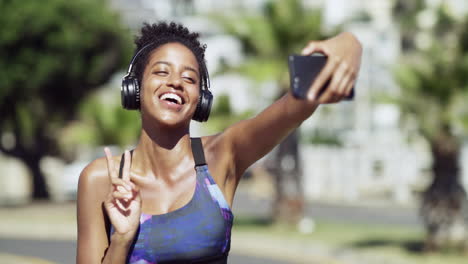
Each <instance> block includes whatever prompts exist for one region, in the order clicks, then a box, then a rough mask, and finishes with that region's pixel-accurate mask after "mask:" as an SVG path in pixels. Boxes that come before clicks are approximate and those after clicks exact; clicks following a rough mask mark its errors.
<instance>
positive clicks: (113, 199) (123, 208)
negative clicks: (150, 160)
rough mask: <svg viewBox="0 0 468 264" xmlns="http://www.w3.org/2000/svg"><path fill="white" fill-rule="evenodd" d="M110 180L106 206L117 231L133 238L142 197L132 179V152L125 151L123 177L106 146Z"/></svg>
mask: <svg viewBox="0 0 468 264" xmlns="http://www.w3.org/2000/svg"><path fill="white" fill-rule="evenodd" d="M104 152H105V153H106V159H107V169H108V173H109V180H110V190H109V193H108V195H107V198H106V201H105V202H104V206H105V208H106V211H107V214H108V216H109V219H110V221H111V223H112V226H113V227H114V229H115V232H116V233H117V234H118V235H121V236H123V237H124V238H125V239H128V240H131V239H133V237H134V235H135V233H136V231H137V229H138V225H139V220H140V213H141V197H140V192H139V189H138V187H137V186H136V185H135V184H134V183H133V182H131V181H130V164H131V159H130V152H129V151H125V154H124V157H123V158H124V166H123V168H122V172H121V173H122V178H119V171H118V167H116V166H115V163H114V160H113V158H112V154H111V152H110V150H109V148H104Z"/></svg>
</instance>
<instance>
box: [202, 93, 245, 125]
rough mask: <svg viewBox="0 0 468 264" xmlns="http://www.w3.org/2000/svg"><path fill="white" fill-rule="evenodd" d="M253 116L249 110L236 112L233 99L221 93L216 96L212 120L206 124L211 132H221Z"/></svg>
mask: <svg viewBox="0 0 468 264" xmlns="http://www.w3.org/2000/svg"><path fill="white" fill-rule="evenodd" d="M251 116H252V111H250V110H248V111H245V112H243V113H239V114H236V113H234V112H233V111H232V108H231V101H230V99H229V96H228V95H225V94H223V95H219V96H217V97H216V100H215V105H214V106H213V109H212V110H211V114H210V122H208V123H207V124H206V128H207V130H208V132H209V133H219V131H223V130H225V129H226V128H227V127H228V126H230V125H231V124H234V123H236V122H239V121H241V120H244V119H247V118H249V117H251Z"/></svg>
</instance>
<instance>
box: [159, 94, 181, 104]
mask: <svg viewBox="0 0 468 264" xmlns="http://www.w3.org/2000/svg"><path fill="white" fill-rule="evenodd" d="M165 99H173V100H176V101H177V103H178V104H182V98H180V96H178V95H177V94H174V93H165V94H163V95H162V96H161V100H165Z"/></svg>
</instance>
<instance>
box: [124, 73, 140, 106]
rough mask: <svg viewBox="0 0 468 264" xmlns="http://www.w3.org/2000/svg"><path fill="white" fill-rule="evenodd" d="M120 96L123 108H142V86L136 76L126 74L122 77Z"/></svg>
mask: <svg viewBox="0 0 468 264" xmlns="http://www.w3.org/2000/svg"><path fill="white" fill-rule="evenodd" d="M120 96H121V103H122V106H123V108H125V109H128V110H137V109H139V108H140V86H139V84H138V80H137V79H136V78H135V77H133V76H125V77H124V78H123V79H122V87H121V90H120Z"/></svg>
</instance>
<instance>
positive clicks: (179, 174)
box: [77, 23, 362, 264]
mask: <svg viewBox="0 0 468 264" xmlns="http://www.w3.org/2000/svg"><path fill="white" fill-rule="evenodd" d="M136 45H137V54H136V55H135V56H134V59H133V60H132V63H131V66H130V68H131V69H129V74H128V76H126V77H125V78H124V81H123V87H122V89H123V90H122V95H123V98H122V103H123V104H124V107H126V108H132V109H139V111H140V112H141V120H142V130H141V135H140V139H139V141H138V144H137V146H136V148H135V149H134V150H133V151H132V153H130V152H129V151H125V153H124V155H122V156H120V155H119V156H112V154H111V153H110V151H109V150H108V149H107V148H106V149H105V154H106V157H103V158H100V159H97V160H95V161H93V162H91V163H90V164H89V165H88V166H87V167H86V168H85V169H84V170H83V172H82V173H81V176H80V181H79V186H78V249H77V263H83V264H84V263H99V262H102V263H226V262H227V255H228V252H229V246H230V232H231V227H232V220H233V215H232V212H231V210H230V208H231V205H232V201H233V199H234V194H235V191H236V187H237V185H238V183H239V180H240V178H241V176H242V174H243V172H244V171H245V170H246V169H247V168H248V167H249V166H250V165H251V164H253V163H254V162H255V161H257V160H258V159H260V158H261V157H263V156H264V155H265V154H267V153H268V152H269V151H270V150H271V149H273V147H275V146H276V145H277V144H278V143H280V142H281V140H282V139H283V138H285V137H286V136H287V135H288V134H289V133H290V132H291V131H292V130H293V129H295V128H296V127H298V126H299V125H300V124H301V123H302V122H303V121H304V120H305V119H307V118H308V117H309V116H310V115H311V114H312V113H313V112H314V110H315V109H316V108H317V106H318V105H319V104H326V103H335V102H339V101H340V100H342V99H343V98H344V97H346V96H347V95H348V94H349V93H350V92H351V89H352V87H353V85H354V82H355V80H356V75H357V72H358V71H359V67H360V59H361V53H362V48H361V45H360V43H359V41H358V40H357V39H356V38H355V37H354V36H353V35H352V34H350V33H341V34H339V35H337V36H335V37H333V38H330V39H328V40H325V41H311V42H309V43H308V44H307V45H306V46H305V47H304V49H303V50H302V54H303V55H309V54H312V53H314V52H321V53H324V54H325V55H327V56H328V61H327V64H326V66H325V67H324V69H323V70H322V72H321V73H320V75H319V76H318V78H317V79H316V81H315V82H314V83H313V84H312V87H311V89H310V91H309V93H308V98H307V99H306V100H298V99H295V98H294V97H293V96H292V95H291V94H289V93H288V94H286V95H285V96H283V97H282V98H281V99H279V100H277V101H276V102H274V103H273V104H272V105H271V106H269V107H268V108H266V109H265V110H264V111H263V112H261V113H260V114H258V115H257V116H255V117H253V118H251V119H248V120H244V121H241V122H239V123H236V124H234V125H232V126H231V127H229V128H228V129H226V130H225V131H223V132H222V133H219V134H216V135H211V136H205V137H202V138H201V139H200V138H195V139H191V138H190V131H189V124H190V122H191V120H192V119H195V120H198V121H205V120H206V119H207V118H208V114H209V107H210V100H211V98H210V94H209V92H208V90H207V84H208V82H209V80H208V72H207V70H206V66H205V58H204V52H205V46H203V45H201V44H200V42H199V41H198V34H196V33H190V32H189V31H188V29H187V28H185V27H183V26H182V25H177V24H174V23H171V24H166V23H159V24H153V25H148V24H145V25H144V26H143V28H142V29H141V36H140V37H139V38H138V39H136ZM285 70H286V69H285ZM328 80H331V81H330V85H329V86H328V87H327V89H326V90H325V92H323V93H322V94H321V95H320V96H319V97H317V92H318V91H319V90H320V87H321V86H322V85H323V84H324V83H325V82H326V81H328Z"/></svg>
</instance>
